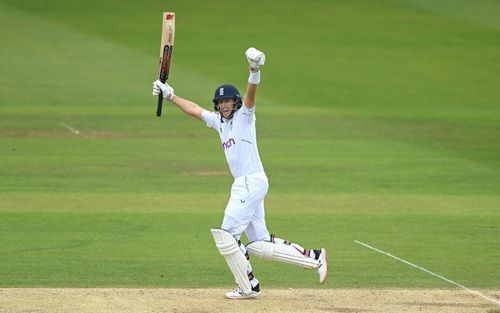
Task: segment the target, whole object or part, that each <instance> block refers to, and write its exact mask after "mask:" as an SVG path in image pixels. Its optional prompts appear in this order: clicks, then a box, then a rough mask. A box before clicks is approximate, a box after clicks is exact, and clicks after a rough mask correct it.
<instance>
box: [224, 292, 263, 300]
mask: <svg viewBox="0 0 500 313" xmlns="http://www.w3.org/2000/svg"><path fill="white" fill-rule="evenodd" d="M259 297H260V293H259V294H257V295H255V296H245V297H235V298H231V297H228V296H227V295H226V299H229V300H252V299H257V298H259Z"/></svg>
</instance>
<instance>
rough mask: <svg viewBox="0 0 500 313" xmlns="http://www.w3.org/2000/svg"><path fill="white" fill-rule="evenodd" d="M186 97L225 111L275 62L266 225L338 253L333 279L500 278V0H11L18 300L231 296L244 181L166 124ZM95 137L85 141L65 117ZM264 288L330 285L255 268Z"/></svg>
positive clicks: (11, 230) (6, 259) (3, 275)
mask: <svg viewBox="0 0 500 313" xmlns="http://www.w3.org/2000/svg"><path fill="white" fill-rule="evenodd" d="M165 10H172V11H175V12H176V14H177V22H176V26H177V31H176V47H175V53H174V57H173V61H172V62H173V63H172V72H171V80H170V82H171V84H172V85H173V86H174V88H175V90H176V93H177V94H179V95H181V96H184V97H186V98H189V99H192V100H194V101H196V102H198V103H199V104H200V105H202V106H203V107H205V108H207V109H209V108H211V100H210V99H211V97H212V96H213V94H212V93H213V89H214V88H215V87H216V86H217V85H218V84H220V83H223V82H232V83H234V84H236V85H237V86H238V87H240V89H244V87H245V83H246V78H247V63H246V60H245V58H244V55H243V52H244V51H245V49H246V48H247V47H248V46H256V47H258V48H260V49H262V50H264V51H265V52H266V56H267V64H266V65H265V66H264V67H263V69H262V85H261V87H260V89H259V95H258V104H257V107H258V113H257V118H258V121H257V124H258V126H257V127H258V139H259V148H260V152H261V157H262V160H263V162H264V166H265V168H266V172H267V174H268V176H269V179H270V184H271V188H270V192H269V195H268V197H267V199H266V211H267V222H268V226H269V228H270V230H271V231H272V232H275V233H277V234H278V235H279V236H280V237H283V238H287V239H290V240H292V241H296V242H299V243H301V244H303V245H305V246H311V247H315V246H317V245H322V246H325V247H326V248H328V249H329V251H330V257H331V260H332V261H333V263H332V264H333V268H332V271H331V274H332V277H331V279H330V280H329V282H328V283H327V285H326V287H328V288H347V287H356V288H363V287H373V288H382V287H389V288H392V287H401V288H412V287H422V288H424V287H425V288H436V287H437V288H445V287H450V285H449V284H447V283H445V282H444V281H441V280H438V279H436V278H435V277H432V276H430V275H428V274H425V273H423V272H421V271H418V270H416V269H413V268H411V267H408V266H407V265H405V264H402V263H399V262H397V261H395V260H392V259H390V258H387V257H386V256H383V255H381V254H377V253H375V252H373V251H370V250H368V249H366V248H364V247H362V246H359V245H356V244H355V243H354V242H353V241H354V240H360V241H362V242H366V243H368V244H373V245H374V246H376V247H379V248H380V249H383V250H384V251H387V252H390V253H393V254H395V255H397V256H399V257H401V258H403V259H406V260H409V261H411V262H414V263H416V264H418V265H421V266H423V267H425V268H428V269H430V270H432V271H433V272H436V273H439V274H441V275H443V276H445V277H448V278H450V279H452V280H454V281H457V282H459V283H461V284H463V285H465V286H467V287H471V288H497V289H498V288H499V287H500V269H499V261H498V260H499V259H500V249H499V248H500V105H499V104H500V88H498V86H500V76H499V75H498V73H499V72H500V23H499V22H498V16H500V3H499V2H498V1H491V0H490V1H488V0H479V1H475V2H474V4H471V3H470V2H469V1H462V0H461V1H452V0H439V1H418V2H415V1H406V0H394V1H326V0H323V1H320V0H312V1H307V2H304V1H285V0H280V1H272V2H270V1H260V0H259V1H251V2H236V1H228V0H223V1H218V2H217V4H210V2H197V1H186V0H184V1H172V2H164V1H151V2H149V3H148V4H142V3H139V2H136V1H120V2H118V1H95V0H89V1H84V2H67V1H62V0H53V1H34V0H27V1H22V2H19V1H14V0H0V26H1V27H0V36H1V38H2V48H1V49H0V68H1V69H2V73H3V75H1V76H0V142H1V144H0V287H86V286H88V287H232V277H231V275H230V273H229V272H228V270H227V269H226V265H225V263H224V261H223V260H222V258H221V257H220V255H218V252H217V251H216V249H215V245H214V243H213V240H212V238H211V236H210V233H209V228H210V227H212V226H218V225H220V223H221V220H222V216H223V210H224V207H225V204H226V201H227V198H228V195H229V186H230V184H231V182H232V178H231V177H230V174H229V172H228V170H227V167H226V163H225V160H224V155H223V153H222V151H221V149H220V148H219V141H218V138H217V135H216V134H215V133H213V132H212V131H211V130H209V129H208V128H206V127H205V126H204V125H203V124H202V123H200V122H198V121H196V120H194V119H191V118H188V117H186V116H183V115H182V113H180V112H178V111H176V110H175V109H174V108H172V107H170V106H167V107H165V108H164V116H163V117H162V118H160V119H158V118H156V117H155V115H154V114H155V110H156V108H155V103H156V99H155V98H154V97H152V96H151V95H150V94H151V82H152V81H153V80H154V79H155V73H156V70H157V57H158V56H157V55H158V46H159V39H160V22H161V21H160V19H161V12H162V11H165ZM65 125H66V126H70V127H72V128H75V129H78V130H79V134H78V135H77V134H74V133H72V132H71V131H69V130H68V129H67V127H66V126H65ZM252 262H253V264H254V269H255V272H256V274H257V277H258V278H259V279H260V280H261V281H262V283H263V285H265V286H266V287H281V288H286V287H297V288H315V287H317V286H318V285H317V277H316V275H315V274H313V273H311V272H308V271H303V270H297V269H295V268H293V267H290V266H283V265H279V264H275V263H268V262H263V261H260V260H255V259H252Z"/></svg>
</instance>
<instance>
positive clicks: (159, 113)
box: [156, 91, 163, 117]
mask: <svg viewBox="0 0 500 313" xmlns="http://www.w3.org/2000/svg"><path fill="white" fill-rule="evenodd" d="M162 106H163V92H161V91H160V94H159V95H158V106H157V107H156V116H158V117H160V116H161V108H162Z"/></svg>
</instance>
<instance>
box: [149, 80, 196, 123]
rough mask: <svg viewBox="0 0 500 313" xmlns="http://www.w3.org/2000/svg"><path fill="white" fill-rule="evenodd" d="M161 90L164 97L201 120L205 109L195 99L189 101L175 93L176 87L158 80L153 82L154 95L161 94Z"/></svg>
mask: <svg viewBox="0 0 500 313" xmlns="http://www.w3.org/2000/svg"><path fill="white" fill-rule="evenodd" d="M160 91H161V92H162V93H163V98H164V99H166V100H168V101H170V102H172V103H173V104H175V105H176V106H177V107H178V108H179V109H181V111H182V112H184V113H186V114H187V115H190V116H192V117H196V118H197V119H200V120H201V114H202V113H203V109H202V108H201V107H200V106H199V105H197V104H196V103H194V102H193V101H189V100H187V99H184V98H182V97H179V96H176V95H175V94H174V88H172V87H170V85H168V84H164V83H162V82H161V81H159V80H157V81H155V82H154V83H153V95H154V96H157V95H159V94H160Z"/></svg>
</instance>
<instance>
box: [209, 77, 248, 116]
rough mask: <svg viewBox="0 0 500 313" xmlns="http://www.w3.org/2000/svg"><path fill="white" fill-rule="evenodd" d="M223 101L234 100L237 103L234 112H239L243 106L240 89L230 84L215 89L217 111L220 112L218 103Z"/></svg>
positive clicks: (215, 107)
mask: <svg viewBox="0 0 500 313" xmlns="http://www.w3.org/2000/svg"><path fill="white" fill-rule="evenodd" d="M222 99H234V100H235V101H236V105H235V107H234V111H236V110H239V109H240V108H241V106H242V105H243V102H242V101H241V95H240V92H239V91H238V88H236V87H235V86H233V85H230V84H224V85H221V86H219V87H217V89H215V94H214V99H213V101H214V109H215V111H219V105H218V104H217V102H218V101H219V100H222Z"/></svg>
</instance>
